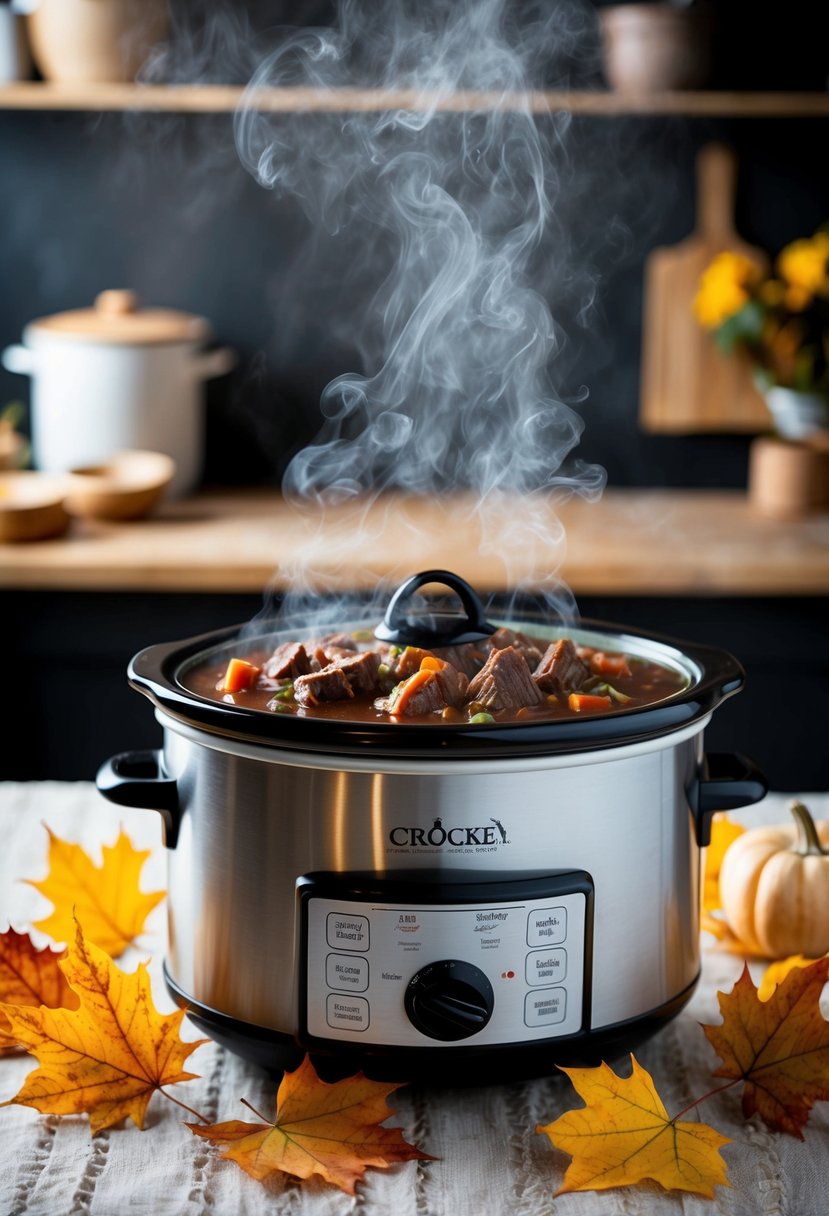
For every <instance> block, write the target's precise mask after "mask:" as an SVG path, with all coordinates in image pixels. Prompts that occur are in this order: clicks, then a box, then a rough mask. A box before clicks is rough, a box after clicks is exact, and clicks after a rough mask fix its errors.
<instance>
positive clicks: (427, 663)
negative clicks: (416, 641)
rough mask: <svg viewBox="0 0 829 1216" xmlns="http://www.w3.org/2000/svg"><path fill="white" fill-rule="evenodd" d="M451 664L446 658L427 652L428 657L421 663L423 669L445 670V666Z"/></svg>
mask: <svg viewBox="0 0 829 1216" xmlns="http://www.w3.org/2000/svg"><path fill="white" fill-rule="evenodd" d="M448 666H449V664H448V663H447V662H446V661H445V660H444V659H439V658H438V657H437V655H436V654H427V655H426V658H425V659H424V660H423V662H422V663H421V664H420V670H421V671H443V669H444V667H448Z"/></svg>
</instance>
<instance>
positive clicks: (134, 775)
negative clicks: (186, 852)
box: [95, 749, 181, 849]
mask: <svg viewBox="0 0 829 1216" xmlns="http://www.w3.org/2000/svg"><path fill="white" fill-rule="evenodd" d="M162 754H163V753H162V752H161V751H156V750H152V749H147V750H145V751H133V752H120V753H119V754H118V755H117V756H113V757H112V759H111V760H107V761H106V762H105V763H104V764H102V765H101V767H100V768H99V769H98V774H97V776H96V778H95V784H96V786H97V787H98V792H99V793H101V794H103V796H104V798H106V799H107V800H108V801H109V802H114V803H115V805H116V806H131V807H139V808H141V809H142V810H147V811H158V813H159V815H160V816H161V821H162V824H163V825H164V844H165V845H166V846H167V848H168V849H174V848H175V847H176V843H177V841H178V829H179V824H180V823H181V804H180V800H179V795H178V786H177V784H176V781H175V778H173V777H164V776H162V769H161V758H162Z"/></svg>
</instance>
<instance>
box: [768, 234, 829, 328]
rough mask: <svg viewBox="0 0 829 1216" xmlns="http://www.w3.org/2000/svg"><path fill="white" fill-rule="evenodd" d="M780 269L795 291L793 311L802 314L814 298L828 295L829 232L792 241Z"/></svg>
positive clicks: (782, 256) (784, 252) (784, 254)
mask: <svg viewBox="0 0 829 1216" xmlns="http://www.w3.org/2000/svg"><path fill="white" fill-rule="evenodd" d="M777 269H778V271H779V272H780V275H781V277H782V278H783V279H785V281H786V283H787V284H788V285H789V287H790V288H791V289H793V291H794V295H793V299H792V302H790V301H789V299H788V298H787V300H786V303H787V305H788V306H789V307H790V308H793V309H796V310H797V311H800V310H801V309H803V308H805V307H806V305H807V304H808V303H809V302H810V301H811V300H812V298H813V297H814V296H829V232H818V233H816V234H815V235H814V236H813V237H811V238H809V239H804V240H800V241H792V243H791V245H787V246H786V248H785V249H784V250H783V251H782V252H781V254H780V256H779V257H778V259H777Z"/></svg>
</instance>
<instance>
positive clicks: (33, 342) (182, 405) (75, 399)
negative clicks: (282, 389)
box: [2, 291, 235, 498]
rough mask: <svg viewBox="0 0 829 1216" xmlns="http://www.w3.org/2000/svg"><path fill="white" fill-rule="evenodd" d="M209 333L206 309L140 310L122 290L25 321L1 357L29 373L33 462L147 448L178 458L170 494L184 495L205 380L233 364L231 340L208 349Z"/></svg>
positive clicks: (191, 483) (196, 457)
mask: <svg viewBox="0 0 829 1216" xmlns="http://www.w3.org/2000/svg"><path fill="white" fill-rule="evenodd" d="M210 337H211V331H210V327H209V325H208V323H207V321H206V320H205V319H204V318H203V317H197V316H191V315H190V314H188V313H181V312H173V311H171V310H161V309H139V308H138V307H137V304H136V301H135V297H134V296H133V295H132V293H130V292H124V291H112V292H104V293H103V294H102V295H100V296H98V298H97V300H96V302H95V308H93V309H83V310H78V311H76V312H67V313H60V314H58V315H56V316H54V317H45V318H42V319H41V320H38V321H33V322H31V324H29V325H27V326H26V329H25V330H24V333H23V345H20V346H10V347H8V348H7V349H6V350H5V351H3V355H2V360H3V363H4V365H5V366H6V368H8V370H9V371H13V372H19V373H21V374H22V375H30V376H31V377H32V391H31V408H30V419H31V439H32V460H33V463H34V465H35V467H36V468H38V469H42V470H44V471H46V472H50V473H52V472H66V471H67V470H69V469H72V468H77V467H79V466H89V465H96V464H103V463H105V462H107V461H108V460H109V459H110V457H111V456H112V455H113V453H115V452H119V451H123V450H125V449H130V448H140V449H147V450H150V451H156V452H164V453H165V454H166V455H168V456H170V457H172V459H173V460H174V461H175V464H176V473H175V476H174V478H173V481H172V483H171V485H170V489H169V494H170V496H171V497H174V498H175V497H178V498H180V497H182V496H184V495H186V494H188V493H190V491H191V490H193V489H194V488H195V487H196V485H197V484H198V482H199V479H200V477H201V474H202V465H203V459H204V429H205V425H204V381H205V380H208V379H210V378H211V377H213V376H220V375H222V374H223V373H224V372H227V371H229V370H230V369H231V367H232V366H233V365H234V362H235V356H234V354H233V352H232V351H230V350H228V349H227V348H220V349H218V350H210V351H205V350H204V349H203V348H204V345H205V343H206V342H207V341H208V340H209V338H210Z"/></svg>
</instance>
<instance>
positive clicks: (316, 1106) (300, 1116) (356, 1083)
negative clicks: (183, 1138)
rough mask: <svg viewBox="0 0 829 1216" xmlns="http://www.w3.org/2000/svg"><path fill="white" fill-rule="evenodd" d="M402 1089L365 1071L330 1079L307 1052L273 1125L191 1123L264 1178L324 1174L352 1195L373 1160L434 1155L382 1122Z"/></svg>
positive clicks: (286, 1083)
mask: <svg viewBox="0 0 829 1216" xmlns="http://www.w3.org/2000/svg"><path fill="white" fill-rule="evenodd" d="M399 1088H400V1085H399V1084H384V1083H381V1082H378V1081H369V1080H367V1079H366V1077H364V1076H363V1074H362V1073H358V1074H357V1075H356V1076H354V1077H348V1078H346V1079H345V1080H343V1081H335V1082H334V1083H333V1084H329V1083H327V1082H325V1081H322V1080H320V1078H319V1077H318V1076H317V1073H316V1070H315V1068H314V1066H313V1064H312V1063H311V1061H310V1059H309V1058H308V1057H307V1056H306V1057H305V1059H304V1060H303V1062H302V1063H301V1064H300V1066H299V1068H297V1069H295V1070H294V1071H293V1072H289V1073H286V1074H285V1076H284V1077H283V1079H282V1082H281V1084H280V1086H279V1090H278V1092H277V1095H276V1118H275V1120H274V1121H273V1122H272V1123H269V1122H268V1121H267V1120H266V1119H265V1118H264V1116H260V1118H261V1119H262V1122H261V1123H245V1122H243V1121H241V1120H237V1119H234V1120H231V1121H230V1122H228V1123H214V1124H209V1125H208V1126H206V1127H205V1126H199V1125H198V1124H194V1123H188V1124H187V1126H188V1127H189V1128H190V1130H191V1131H192V1132H194V1133H195V1135H197V1136H203V1137H204V1139H206V1140H212V1141H215V1142H216V1143H219V1144H228V1145H230V1147H229V1148H227V1149H226V1150H225V1151H224V1152H223V1154H222V1156H223V1157H227V1158H229V1159H230V1160H232V1161H235V1162H236V1163H237V1165H239V1166H241V1168H242V1169H243V1170H244V1171H245V1172H246V1173H247V1174H250V1175H251V1177H253V1178H257V1179H259V1180H260V1181H261V1180H263V1179H265V1178H268V1177H269V1176H270V1175H271V1174H274V1173H277V1172H280V1173H284V1174H291V1175H293V1176H294V1177H296V1178H310V1177H311V1175H312V1174H320V1175H321V1176H322V1177H323V1178H325V1179H326V1181H328V1182H331V1183H333V1184H334V1185H335V1186H338V1187H339V1188H340V1189H341V1190H343V1191H345V1192H346V1193H347V1194H349V1195H353V1194H354V1188H355V1185H356V1183H357V1182H358V1181H359V1180H360V1178H361V1177H362V1176H363V1174H364V1172H365V1170H366V1168H367V1167H368V1166H376V1167H378V1168H380V1169H384V1168H386V1167H387V1166H389V1165H393V1164H395V1163H397V1162H400V1161H414V1160H423V1161H429V1160H432V1158H430V1157H429V1155H428V1154H427V1153H423V1152H421V1151H420V1149H418V1148H415V1147H414V1146H413V1145H411V1144H407V1143H406V1141H405V1140H404V1139H403V1136H402V1134H401V1131H400V1128H398V1127H381V1126H380V1124H381V1123H383V1122H384V1121H385V1120H386V1119H388V1117H389V1116H390V1115H391V1114H393V1111H392V1110H391V1109H390V1107H389V1106H388V1104H387V1102H386V1098H387V1097H388V1095H389V1094H390V1093H392V1092H393V1091H394V1090H395V1089H399ZM251 1109H252V1108H251ZM255 1113H258V1112H255Z"/></svg>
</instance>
